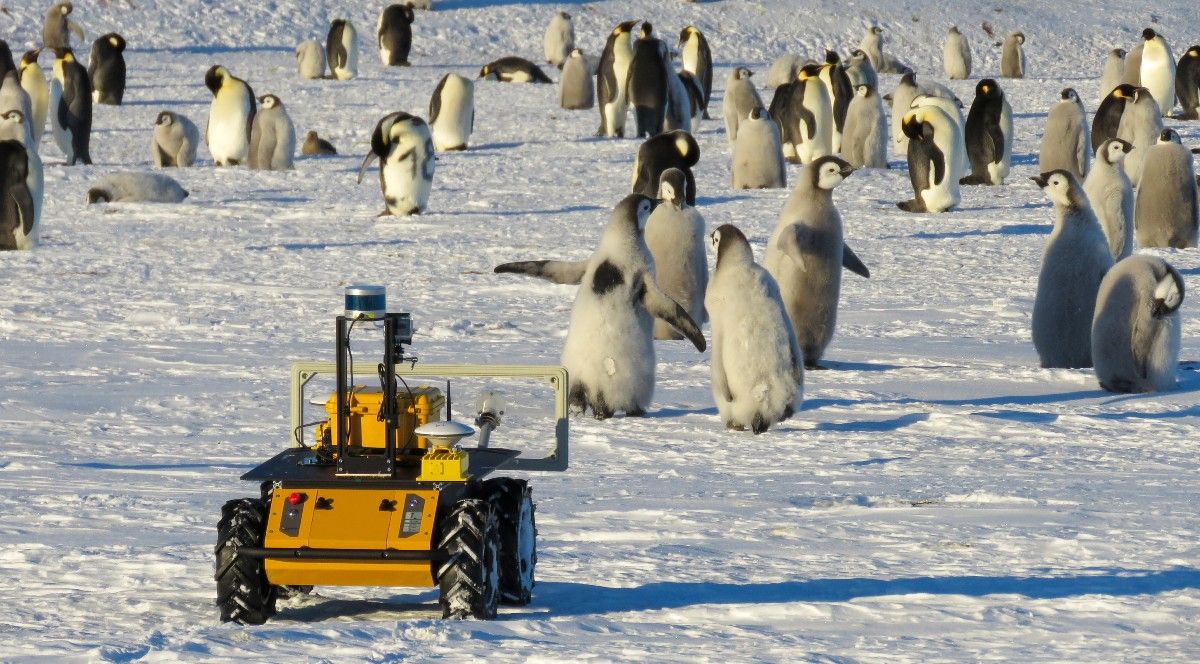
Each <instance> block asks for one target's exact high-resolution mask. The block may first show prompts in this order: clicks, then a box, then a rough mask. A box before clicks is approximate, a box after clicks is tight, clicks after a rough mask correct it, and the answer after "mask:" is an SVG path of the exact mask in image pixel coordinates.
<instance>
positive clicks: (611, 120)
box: [596, 21, 638, 138]
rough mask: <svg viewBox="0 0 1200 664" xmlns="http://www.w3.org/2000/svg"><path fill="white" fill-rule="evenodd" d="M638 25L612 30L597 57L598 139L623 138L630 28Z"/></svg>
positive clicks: (627, 106) (627, 25) (626, 100)
mask: <svg viewBox="0 0 1200 664" xmlns="http://www.w3.org/2000/svg"><path fill="white" fill-rule="evenodd" d="M637 24H638V21H625V22H624V23H621V24H618V25H617V27H615V28H613V31H612V32H611V33H609V35H608V41H607V42H605V44H604V51H603V52H602V53H601V54H600V64H599V65H598V66H597V67H596V102H597V103H596V105H597V106H598V107H599V108H600V129H599V130H597V131H596V135H597V136H606V137H609V138H614V137H616V138H624V137H625V119H626V116H627V115H628V111H629V100H628V98H627V97H626V91H627V90H626V86H627V84H628V82H629V63H630V62H632V61H633V35H632V32H631V31H632V30H633V26H635V25H637Z"/></svg>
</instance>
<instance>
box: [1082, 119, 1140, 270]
mask: <svg viewBox="0 0 1200 664" xmlns="http://www.w3.org/2000/svg"><path fill="white" fill-rule="evenodd" d="M1132 149H1133V146H1132V145H1130V144H1129V142H1127V141H1122V140H1121V139H1119V138H1110V139H1109V140H1107V141H1105V142H1104V144H1103V145H1101V146H1100V150H1099V151H1097V152H1096V163H1095V164H1094V165H1093V166H1092V170H1090V171H1088V175H1087V179H1086V180H1084V181H1083V190H1084V192H1086V193H1087V197H1088V202H1089V203H1091V206H1092V211H1093V212H1095V213H1096V219H1097V220H1098V221H1099V222H1100V229H1101V230H1103V231H1104V237H1105V238H1107V239H1108V249H1109V251H1110V252H1111V253H1112V256H1113V260H1118V261H1119V260H1121V259H1122V258H1125V257H1126V256H1128V255H1130V254H1132V253H1133V183H1132V182H1130V181H1129V176H1128V175H1126V174H1125V155H1127V154H1129V151H1130V150H1132Z"/></svg>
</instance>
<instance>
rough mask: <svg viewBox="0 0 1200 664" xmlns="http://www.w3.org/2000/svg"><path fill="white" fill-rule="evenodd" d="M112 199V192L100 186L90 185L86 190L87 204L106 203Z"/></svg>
mask: <svg viewBox="0 0 1200 664" xmlns="http://www.w3.org/2000/svg"><path fill="white" fill-rule="evenodd" d="M111 201H112V192H110V191H109V190H107V189H104V188H102V187H92V188H91V189H88V192H87V204H88V205H92V204H94V203H108V202H111Z"/></svg>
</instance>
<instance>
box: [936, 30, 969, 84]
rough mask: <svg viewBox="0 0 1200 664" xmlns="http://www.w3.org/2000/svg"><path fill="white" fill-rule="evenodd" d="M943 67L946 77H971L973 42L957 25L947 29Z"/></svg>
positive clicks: (943, 51)
mask: <svg viewBox="0 0 1200 664" xmlns="http://www.w3.org/2000/svg"><path fill="white" fill-rule="evenodd" d="M942 69H944V70H945V72H946V78H948V79H950V80H952V81H962V80H966V79H968V78H971V44H970V43H968V42H967V37H966V36H965V35H964V34H963V33H962V32H960V31H959V29H958V26H957V25H952V26H950V29H949V30H947V31H946V43H945V44H943V45H942Z"/></svg>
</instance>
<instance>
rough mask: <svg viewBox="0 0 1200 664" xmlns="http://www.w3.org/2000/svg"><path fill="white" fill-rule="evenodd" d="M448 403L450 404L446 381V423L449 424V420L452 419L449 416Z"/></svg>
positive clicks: (447, 381)
mask: <svg viewBox="0 0 1200 664" xmlns="http://www.w3.org/2000/svg"><path fill="white" fill-rule="evenodd" d="M450 403H451V402H450V380H449V379H446V421H447V422H449V421H450V420H451V419H453V418H452V417H451V416H450Z"/></svg>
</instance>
